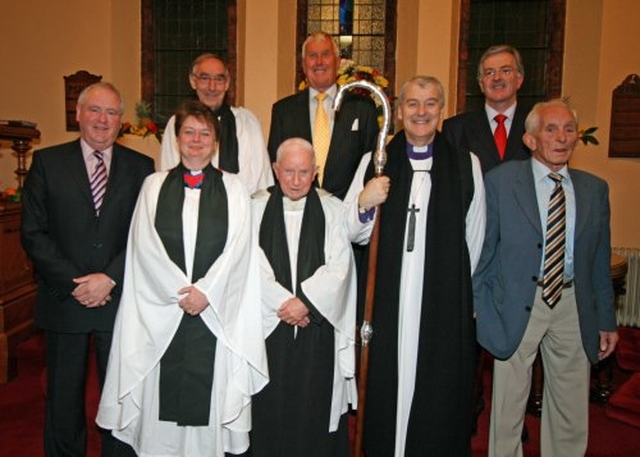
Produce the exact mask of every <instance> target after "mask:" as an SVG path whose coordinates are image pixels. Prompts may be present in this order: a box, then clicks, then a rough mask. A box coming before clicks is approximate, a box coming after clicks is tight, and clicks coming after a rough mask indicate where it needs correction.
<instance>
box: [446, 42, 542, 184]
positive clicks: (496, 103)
mask: <svg viewBox="0 0 640 457" xmlns="http://www.w3.org/2000/svg"><path fill="white" fill-rule="evenodd" d="M523 81H524V66H523V64H522V58H521V57H520V53H519V52H518V50H517V49H515V48H514V47H512V46H509V45H496V46H492V47H490V48H489V49H487V50H486V51H485V52H484V54H483V55H482V57H481V58H480V63H479V64H478V84H479V85H480V90H482V93H483V94H484V97H485V105H484V109H483V110H478V111H469V112H466V113H460V114H458V115H456V116H453V117H451V118H449V119H447V120H445V121H444V123H443V125H442V134H443V135H444V136H445V137H446V138H447V140H448V141H449V143H451V144H452V145H454V146H456V147H457V148H462V149H465V150H468V151H471V152H473V153H474V154H475V155H477V156H478V158H479V159H480V164H481V165H482V172H483V173H486V172H487V171H489V170H490V169H492V168H493V167H495V166H497V165H500V164H501V163H502V162H504V161H507V160H524V159H527V158H529V157H531V152H530V151H529V149H528V148H527V147H526V145H525V144H524V142H523V141H522V136H523V135H524V120H525V118H526V117H527V114H528V113H529V107H526V106H523V105H522V104H520V103H518V102H517V92H518V90H519V89H520V87H521V86H522V83H523ZM499 115H502V116H504V118H503V120H502V122H503V123H504V124H503V125H504V129H505V133H506V147H505V148H504V150H503V151H499V146H498V144H496V143H497V142H498V143H499V141H496V139H495V137H494V135H495V134H496V130H498V124H499V122H498V121H497V120H496V117H497V116H499Z"/></svg>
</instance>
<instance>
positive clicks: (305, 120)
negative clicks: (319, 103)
mask: <svg viewBox="0 0 640 457" xmlns="http://www.w3.org/2000/svg"><path fill="white" fill-rule="evenodd" d="M293 109H294V114H295V115H294V116H293V118H294V119H295V120H296V122H297V123H298V128H297V129H295V130H294V131H299V132H301V136H302V138H306V139H307V140H309V142H310V143H313V134H312V132H311V118H310V116H309V89H306V90H304V91H302V92H300V93H299V94H298V95H297V97H296V99H295V104H294V105H293Z"/></svg>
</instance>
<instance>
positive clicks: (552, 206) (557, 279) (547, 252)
mask: <svg viewBox="0 0 640 457" xmlns="http://www.w3.org/2000/svg"><path fill="white" fill-rule="evenodd" d="M549 177H550V178H551V179H552V180H553V181H554V182H555V187H554V188H553V191H552V192H551V198H550V199H549V213H548V215H547V239H546V243H545V249H544V273H543V279H542V299H543V300H544V302H545V303H546V304H547V305H549V307H550V308H553V307H554V306H555V305H556V304H557V303H558V302H559V301H560V297H561V296H562V286H563V282H564V247H565V237H566V235H565V232H566V230H565V228H566V217H565V197H564V189H563V188H562V176H561V175H559V174H558V173H550V174H549Z"/></svg>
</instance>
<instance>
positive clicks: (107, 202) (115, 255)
mask: <svg viewBox="0 0 640 457" xmlns="http://www.w3.org/2000/svg"><path fill="white" fill-rule="evenodd" d="M153 167H154V165H153V159H151V158H150V157H147V156H145V155H143V154H140V153H138V152H136V151H134V150H132V149H129V148H126V147H124V146H121V145H119V144H117V143H116V144H114V145H113V156H112V158H111V166H110V169H109V177H108V182H107V190H106V193H105V196H104V200H103V203H102V207H101V209H100V215H99V216H98V217H96V215H95V209H94V205H93V197H92V195H91V188H90V185H89V176H88V174H87V168H86V165H85V161H84V158H83V156H82V148H81V146H80V140H76V141H73V142H70V143H66V144H61V145H58V146H52V147H50V148H47V149H42V150H40V151H36V152H35V153H34V155H33V161H32V164H31V167H30V169H29V173H28V174H27V178H26V180H25V183H24V188H23V198H22V228H21V232H22V246H23V247H24V250H25V251H26V253H27V255H28V256H29V257H30V258H31V261H32V262H33V266H34V270H35V272H36V278H37V282H38V296H37V302H36V303H37V304H36V312H35V314H36V324H37V325H38V326H40V327H42V328H45V329H48V330H54V331H58V332H88V331H91V330H102V331H110V330H112V328H113V323H114V319H115V314H116V310H117V307H118V301H119V296H120V293H119V290H120V286H121V285H122V280H123V277H124V259H125V248H126V244H127V236H128V232H129V222H130V221H131V216H132V214H133V209H134V207H135V204H136V201H137V197H138V192H139V190H140V187H141V186H142V182H143V180H144V178H145V177H146V176H147V175H149V174H151V173H152V172H153ZM96 272H103V273H105V274H107V275H108V276H109V277H110V278H112V279H113V280H114V281H115V282H116V283H117V284H118V286H117V287H116V288H114V290H113V291H112V294H111V295H112V298H113V299H112V300H111V301H110V302H109V303H108V304H107V305H105V306H102V307H99V308H91V309H90V308H85V307H84V306H82V305H80V304H79V303H78V302H77V301H76V300H75V299H74V298H73V297H72V296H71V295H70V294H71V292H72V291H73V289H74V288H75V287H76V284H75V283H73V281H72V279H73V278H77V277H79V276H84V275H87V274H89V273H96Z"/></svg>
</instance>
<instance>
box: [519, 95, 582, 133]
mask: <svg viewBox="0 0 640 457" xmlns="http://www.w3.org/2000/svg"><path fill="white" fill-rule="evenodd" d="M551 107H560V108H565V109H566V110H567V111H569V112H570V113H571V115H572V116H573V118H574V119H575V121H576V125H577V124H578V114H577V113H576V111H575V110H574V109H572V108H571V107H570V106H569V104H568V103H567V102H565V101H564V100H562V99H559V98H555V99H553V100H549V101H546V102H539V103H536V104H535V105H533V108H531V111H530V112H529V114H528V115H527V119H526V120H525V121H524V130H525V132H527V133H528V134H530V135H533V134H534V133H535V132H536V131H537V130H538V129H539V128H540V118H541V117H542V116H541V113H542V110H544V109H546V108H551Z"/></svg>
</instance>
